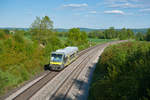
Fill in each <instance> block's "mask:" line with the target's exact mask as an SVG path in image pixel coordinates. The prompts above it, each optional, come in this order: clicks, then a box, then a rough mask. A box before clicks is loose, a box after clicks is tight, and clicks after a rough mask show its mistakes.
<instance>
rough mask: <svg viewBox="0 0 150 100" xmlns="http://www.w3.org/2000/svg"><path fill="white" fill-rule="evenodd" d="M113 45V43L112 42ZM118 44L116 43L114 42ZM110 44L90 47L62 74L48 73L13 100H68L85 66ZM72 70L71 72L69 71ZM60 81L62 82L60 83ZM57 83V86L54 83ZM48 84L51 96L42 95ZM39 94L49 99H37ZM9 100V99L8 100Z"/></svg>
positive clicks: (80, 53)
mask: <svg viewBox="0 0 150 100" xmlns="http://www.w3.org/2000/svg"><path fill="white" fill-rule="evenodd" d="M112 43H113V42H112ZM114 43H116V42H114ZM108 45H109V43H106V44H102V45H96V46H94V47H90V48H88V49H85V50H83V51H81V52H79V53H78V55H79V56H78V58H77V60H76V61H74V62H73V63H71V64H70V65H69V66H68V69H64V70H63V71H62V72H54V71H50V72H49V73H47V74H46V75H45V76H44V77H42V78H41V79H40V80H38V81H37V82H35V83H34V84H33V85H31V86H30V87H28V88H27V89H25V90H24V91H23V92H21V93H20V94H19V95H17V96H15V97H14V98H13V100H29V99H30V100H37V99H38V100H43V99H44V100H45V99H47V100H51V99H52V100H60V99H62V100H65V99H67V98H66V97H67V94H68V92H69V90H70V88H71V87H72V85H73V84H74V82H75V81H74V80H75V79H76V78H77V77H78V76H79V75H80V73H81V72H82V70H83V69H84V66H86V65H87V63H88V61H90V60H91V59H92V57H94V56H95V54H96V52H97V50H98V49H100V48H103V47H104V46H105V47H106V46H108ZM69 67H72V68H70V71H68V70H69ZM61 75H64V78H62V79H59V77H60V76H61ZM60 78H61V77H60ZM57 79H58V80H61V81H60V82H59V81H58V82H57ZM55 81H56V84H54V82H55ZM48 83H50V84H51V86H52V87H51V89H49V94H48V92H42V93H40V90H41V89H42V88H43V87H45V86H46V85H48ZM55 85H56V87H55ZM38 92H39V93H40V94H41V95H42V94H48V97H43V96H41V97H39V98H37V96H36V94H38ZM60 95H62V96H60ZM7 100H9V99H7Z"/></svg>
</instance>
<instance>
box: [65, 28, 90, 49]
mask: <svg viewBox="0 0 150 100" xmlns="http://www.w3.org/2000/svg"><path fill="white" fill-rule="evenodd" d="M87 38H88V37H87V34H86V32H84V31H82V32H81V31H80V29H79V28H72V29H70V30H69V33H68V38H67V42H66V44H65V45H66V46H69V45H71V46H78V47H79V49H84V48H86V47H88V44H87V43H88V40H87Z"/></svg>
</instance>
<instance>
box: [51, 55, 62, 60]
mask: <svg viewBox="0 0 150 100" xmlns="http://www.w3.org/2000/svg"><path fill="white" fill-rule="evenodd" d="M51 61H53V62H61V61H62V55H61V54H52V56H51Z"/></svg>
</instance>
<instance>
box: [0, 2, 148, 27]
mask: <svg viewBox="0 0 150 100" xmlns="http://www.w3.org/2000/svg"><path fill="white" fill-rule="evenodd" d="M45 15H47V16H49V17H50V18H51V20H52V21H53V22H54V28H72V27H84V28H101V29H102V28H109V27H111V26H114V27H115V28H123V27H125V28H148V27H150V0H0V27H30V25H31V23H32V22H33V21H34V20H35V18H36V16H40V17H43V16H45Z"/></svg>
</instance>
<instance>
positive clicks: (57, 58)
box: [50, 52, 64, 70]
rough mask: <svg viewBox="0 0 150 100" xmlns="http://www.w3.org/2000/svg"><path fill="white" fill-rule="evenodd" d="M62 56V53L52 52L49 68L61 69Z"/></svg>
mask: <svg viewBox="0 0 150 100" xmlns="http://www.w3.org/2000/svg"><path fill="white" fill-rule="evenodd" d="M63 56H64V54H63V53H57V52H52V54H51V59H50V69H51V70H61V69H62V68H63V67H64V65H63Z"/></svg>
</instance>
